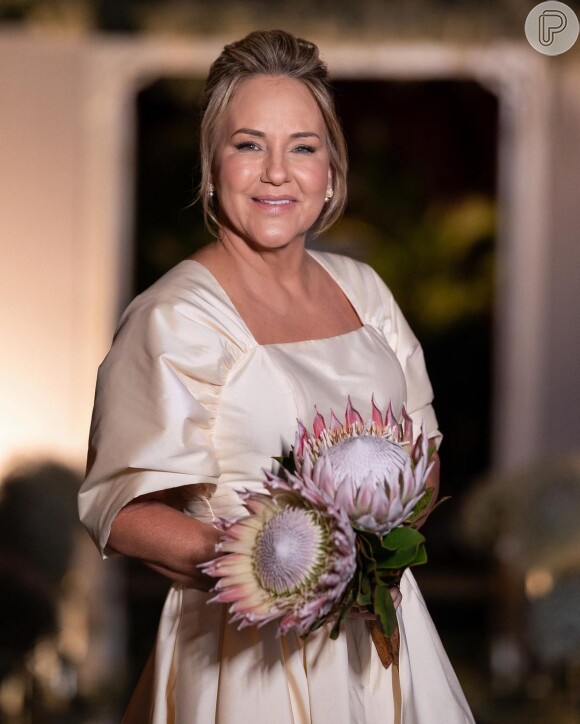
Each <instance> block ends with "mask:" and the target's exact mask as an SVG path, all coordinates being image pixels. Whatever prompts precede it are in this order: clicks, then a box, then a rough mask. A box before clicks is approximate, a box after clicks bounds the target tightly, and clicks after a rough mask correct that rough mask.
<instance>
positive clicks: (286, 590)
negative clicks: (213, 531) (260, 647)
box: [202, 481, 356, 636]
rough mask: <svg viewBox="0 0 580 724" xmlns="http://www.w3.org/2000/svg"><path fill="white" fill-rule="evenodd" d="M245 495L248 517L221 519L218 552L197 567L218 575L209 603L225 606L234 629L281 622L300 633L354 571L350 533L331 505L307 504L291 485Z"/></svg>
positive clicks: (337, 596) (326, 609) (331, 603)
mask: <svg viewBox="0 0 580 724" xmlns="http://www.w3.org/2000/svg"><path fill="white" fill-rule="evenodd" d="M265 485H266V488H267V489H268V490H269V491H270V493H271V494H270V495H266V494H261V493H252V492H244V493H242V498H243V500H244V505H245V507H246V509H247V510H248V512H249V515H247V516H244V517H241V518H239V519H233V520H232V519H230V520H227V521H223V522H222V528H223V530H224V532H225V537H224V539H223V541H222V542H221V543H220V544H219V545H218V552H221V553H223V554H224V555H222V556H220V557H218V558H216V559H215V560H213V561H209V562H208V563H205V564H203V566H202V570H203V571H204V572H205V573H207V574H208V575H210V576H215V577H217V578H219V580H218V582H217V583H216V585H215V587H214V591H215V592H217V595H216V596H215V597H214V598H212V599H211V601H217V602H222V603H230V604H231V605H230V609H229V610H230V613H232V614H233V617H232V620H233V621H239V622H240V623H239V626H240V628H243V627H245V626H249V625H251V624H257V625H258V626H261V625H264V624H266V623H267V622H269V621H273V620H275V619H280V620H279V626H278V634H279V635H280V634H282V635H283V634H286V633H288V632H289V631H291V630H294V631H296V633H297V634H298V635H299V636H303V635H306V634H307V633H308V632H309V631H310V630H311V629H312V627H313V626H314V625H315V624H316V623H318V622H319V621H320V620H321V619H324V618H325V617H327V616H328V615H329V614H330V613H331V612H332V611H333V609H334V608H335V606H336V605H337V604H338V603H339V602H340V601H341V599H342V597H343V595H344V593H345V590H346V588H347V586H348V584H349V582H350V580H351V579H352V577H353V575H354V572H355V569H356V547H355V533H354V531H353V529H352V527H351V525H350V522H349V520H348V518H347V517H346V515H344V513H342V512H341V511H339V510H338V509H337V508H336V506H334V505H331V506H324V505H323V506H320V507H315V506H313V505H309V504H308V502H307V501H306V500H303V499H301V498H300V497H299V495H297V494H296V492H294V491H292V490H291V489H290V488H289V487H287V488H286V489H284V490H278V489H275V488H274V486H272V485H270V481H267V482H266V483H265Z"/></svg>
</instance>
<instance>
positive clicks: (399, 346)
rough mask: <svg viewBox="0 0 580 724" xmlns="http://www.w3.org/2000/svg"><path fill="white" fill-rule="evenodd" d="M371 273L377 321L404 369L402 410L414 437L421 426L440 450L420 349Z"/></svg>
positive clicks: (389, 296)
mask: <svg viewBox="0 0 580 724" xmlns="http://www.w3.org/2000/svg"><path fill="white" fill-rule="evenodd" d="M370 271H371V272H372V276H373V280H374V284H375V286H376V290H377V292H376V293H377V298H378V299H380V300H381V309H380V312H379V313H378V318H377V321H378V324H379V325H380V326H381V329H382V331H383V334H384V335H385V337H386V339H387V341H388V342H389V345H390V347H391V348H392V349H393V351H394V352H395V354H396V355H397V359H398V360H399V362H400V364H401V367H402V368H403V374H404V375H405V382H406V384H407V404H406V405H405V407H406V409H407V412H408V414H409V416H410V417H411V419H412V420H413V429H414V433H415V436H417V435H418V434H419V431H420V429H421V425H424V426H425V429H426V431H427V435H428V436H429V438H431V439H433V442H434V444H435V445H436V446H437V448H439V445H440V444H441V440H442V437H443V436H442V434H441V432H440V431H439V428H438V425H437V418H436V416H435V410H434V409H433V388H432V387H431V382H430V380H429V375H428V374H427V368H426V366H425V357H424V355H423V349H422V347H421V345H420V343H419V340H418V339H417V337H416V336H415V335H414V333H413V330H412V329H411V327H410V326H409V323H408V322H407V320H406V319H405V317H404V315H403V313H402V311H401V309H400V307H399V305H398V304H397V302H396V301H395V298H394V296H393V294H392V292H391V290H390V289H389V288H388V287H387V285H386V284H385V283H384V282H383V280H382V279H381V278H380V277H379V275H378V274H377V273H376V272H374V271H373V270H370Z"/></svg>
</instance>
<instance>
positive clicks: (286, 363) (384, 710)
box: [79, 252, 473, 724]
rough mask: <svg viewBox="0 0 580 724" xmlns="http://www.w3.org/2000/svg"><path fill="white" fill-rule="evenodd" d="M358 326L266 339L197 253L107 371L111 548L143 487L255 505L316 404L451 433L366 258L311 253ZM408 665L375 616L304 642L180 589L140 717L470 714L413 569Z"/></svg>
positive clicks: (458, 717) (93, 529) (102, 430)
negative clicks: (376, 632)
mask: <svg viewBox="0 0 580 724" xmlns="http://www.w3.org/2000/svg"><path fill="white" fill-rule="evenodd" d="M309 253H310V254H311V255H312V257H313V258H314V260H315V261H317V262H318V263H319V264H320V265H321V266H322V267H323V268H324V270H325V271H326V272H327V273H328V274H330V275H331V277H332V278H333V279H334V281H335V282H336V283H337V284H338V285H339V287H340V288H341V290H342V291H343V293H344V294H345V295H346V297H347V298H348V300H349V301H350V303H351V304H352V306H353V308H354V310H355V311H356V313H357V314H358V317H359V319H360V322H361V326H360V328H358V329H355V330H354V331H351V332H348V333H346V334H342V335H339V336H336V337H330V338H325V339H315V340H308V341H299V342H289V343H281V344H263V345H261V344H258V343H257V342H256V340H255V339H254V338H253V336H252V334H251V333H250V331H249V329H248V328H247V326H246V325H245V323H244V321H243V319H242V318H241V317H240V315H239V314H238V312H237V311H236V309H235V307H234V305H233V304H232V302H231V300H230V299H229V297H228V296H227V294H226V293H225V291H224V289H223V288H222V287H221V286H220V285H219V283H218V282H217V280H216V279H215V277H213V275H212V274H211V273H210V272H209V271H208V270H207V269H206V268H205V267H204V266H202V265H201V264H200V263H198V262H196V261H193V260H185V261H183V262H181V263H180V264H178V265H177V266H176V267H174V268H173V269H172V270H171V271H169V272H168V273H167V274H166V275H165V276H163V277H162V278H161V279H160V280H159V281H158V282H156V283H155V284H154V285H153V286H152V287H150V288H149V289H148V290H147V291H145V292H144V293H143V294H141V295H140V296H138V297H137V298H136V299H135V300H134V301H133V302H132V303H131V304H130V305H129V307H128V309H127V310H126V312H125V314H124V315H123V317H122V319H121V322H120V325H119V328H118V330H117V333H116V335H115V339H114V343H113V345H112V348H111V351H110V352H109V354H108V356H107V357H106V359H105V361H104V362H103V364H102V365H101V367H100V369H99V375H98V382H97V391H96V401H95V408H94V412H93V421H92V426H91V437H90V449H89V466H88V474H87V477H86V480H85V482H84V484H83V486H82V489H81V492H80V495H79V509H80V515H81V519H82V520H83V522H84V524H85V525H86V527H87V528H88V530H89V532H90V533H91V535H92V537H93V538H94V540H95V542H96V544H97V545H98V547H99V549H100V550H101V552H102V554H103V556H107V555H108V554H109V553H110V551H108V550H107V539H108V536H109V531H110V527H111V522H112V520H113V519H114V517H115V515H116V514H117V513H118V511H119V510H120V509H121V508H122V507H123V506H124V505H125V504H127V503H128V502H129V501H131V500H132V499H133V498H135V497H136V496H139V495H143V494H145V493H149V492H153V491H157V490H160V489H171V488H178V487H180V486H185V485H187V486H191V487H189V488H188V489H187V490H188V491H190V493H189V495H188V498H187V500H186V502H185V504H184V505H185V512H186V513H187V514H188V515H191V516H194V517H196V518H198V519H199V520H203V521H206V522H208V523H211V522H212V521H214V520H215V519H216V518H217V517H220V516H229V515H232V514H234V513H236V512H239V511H240V510H242V508H241V505H240V500H239V497H238V495H237V493H236V490H237V489H240V488H250V489H259V490H261V489H262V483H261V481H262V479H263V473H262V471H263V469H270V470H274V469H275V467H276V463H275V462H274V461H273V459H272V458H273V456H276V455H280V454H282V453H283V452H287V451H288V450H289V449H290V446H291V445H292V444H293V442H294V435H295V430H296V419H297V418H299V419H300V420H302V421H303V422H304V423H305V424H307V425H310V424H311V422H312V420H313V417H314V406H315V405H316V407H317V409H318V410H319V411H320V412H321V413H322V414H323V415H324V416H325V417H326V418H327V419H329V413H330V410H331V409H332V410H333V411H334V412H335V414H336V415H337V416H338V417H339V418H342V419H344V409H345V406H346V402H347V396H348V395H350V396H351V399H352V403H353V405H354V407H355V408H356V409H357V410H358V411H359V412H360V414H361V415H362V416H363V418H365V419H370V415H371V396H372V395H373V394H374V398H375V401H376V404H377V405H378V407H379V408H380V409H383V410H385V409H386V408H387V406H388V404H389V402H391V403H392V405H393V408H394V409H395V411H400V409H401V406H402V405H403V404H405V405H406V409H407V411H408V412H409V414H410V416H411V418H412V420H413V425H414V432H415V435H417V434H418V432H419V429H420V426H421V424H424V425H425V427H426V430H427V432H428V434H429V436H430V437H433V438H436V439H437V441H438V439H439V431H438V429H437V421H436V418H435V414H434V411H433V408H432V405H431V403H432V398H433V393H432V389H431V385H430V383H429V379H428V377H427V373H426V370H425V364H424V359H423V353H422V350H421V347H420V345H419V343H418V341H417V339H416V338H415V336H414V335H413V333H412V331H411V329H410V328H409V326H408V324H407V322H406V321H405V319H404V317H403V315H402V314H401V311H400V309H399V308H398V306H397V304H396V303H395V301H394V299H393V296H392V294H391V292H390V291H389V290H388V288H387V287H386V286H385V285H384V283H383V282H382V280H381V279H380V278H379V277H378V275H377V274H376V273H375V272H374V271H373V270H372V269H371V268H370V267H368V266H367V265H365V264H362V263H359V262H355V261H353V260H352V259H349V258H347V257H343V256H338V255H334V254H327V253H320V252H316V253H315V252H309ZM401 592H402V597H403V600H402V604H401V605H400V607H399V609H398V618H399V625H400V633H401V650H400V663H399V668H398V669H397V668H394V667H392V666H391V667H390V668H389V669H387V670H385V669H384V668H383V667H382V664H381V662H380V660H379V658H378V655H377V654H376V652H375V650H374V648H373V645H372V642H371V639H370V635H369V632H368V628H367V624H366V622H365V621H362V620H356V619H351V620H348V621H347V623H346V626H345V629H344V631H343V633H342V634H341V636H340V637H339V639H338V640H336V641H333V640H330V639H329V637H328V628H327V627H323V628H322V629H320V630H318V631H317V632H316V633H315V634H312V635H311V636H310V637H308V638H307V639H306V640H305V641H303V640H301V639H299V638H298V637H296V636H294V635H289V636H286V637H283V638H276V625H275V623H271V624H268V625H267V626H265V627H263V628H261V629H258V628H255V627H249V628H246V629H244V630H242V631H238V630H237V628H236V627H235V625H233V624H231V623H229V621H228V612H227V606H226V605H224V604H210V605H208V604H207V601H208V599H209V598H210V597H211V595H210V594H207V593H204V592H201V591H197V590H193V589H188V588H184V587H180V586H178V585H175V586H173V587H172V588H171V590H170V592H169V594H168V597H167V600H166V603H165V606H164V609H163V613H162V616H161V621H160V625H159V631H158V636H157V642H156V646H155V650H154V652H153V653H152V656H151V658H150V660H149V663H148V665H147V667H146V670H145V671H144V673H143V676H142V678H141V682H140V684H139V686H138V687H137V690H136V692H135V694H134V696H133V699H132V701H131V704H130V706H129V709H128V711H127V713H126V715H125V718H124V722H127V723H128V724H129V723H130V724H145V723H147V722H150V723H151V724H210V723H211V722H215V723H216V724H244V723H245V722H251V723H252V724H273V723H274V722H275V723H276V724H401V723H402V724H463V723H465V722H473V717H472V715H471V713H470V710H469V706H468V704H467V702H466V700H465V697H464V695H463V692H462V690H461V687H460V685H459V683H458V680H457V678H456V676H455V673H454V671H453V669H452V667H451V665H450V663H449V660H448V657H447V656H446V654H445V651H444V649H443V647H442V645H441V642H440V639H439V636H438V635H437V632H436V630H435V628H434V625H433V623H432V620H431V618H430V616H429V613H428V611H427V609H426V606H425V603H424V600H423V598H422V596H421V593H420V592H419V589H418V588H417V584H416V582H415V580H414V578H413V576H412V574H411V573H410V572H406V573H405V575H404V577H403V580H402V582H401Z"/></svg>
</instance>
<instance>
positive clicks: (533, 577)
mask: <svg viewBox="0 0 580 724" xmlns="http://www.w3.org/2000/svg"><path fill="white" fill-rule="evenodd" d="M525 587H526V595H527V597H528V598H531V599H533V598H542V596H546V595H547V594H548V593H550V591H551V590H552V589H553V588H554V577H553V576H552V574H551V573H550V571H548V569H547V568H530V570H529V571H528V572H527V573H526V582H525Z"/></svg>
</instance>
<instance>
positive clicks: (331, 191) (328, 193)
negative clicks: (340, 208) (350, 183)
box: [324, 186, 334, 201]
mask: <svg viewBox="0 0 580 724" xmlns="http://www.w3.org/2000/svg"><path fill="white" fill-rule="evenodd" d="M333 196H334V189H333V188H331V187H330V186H329V187H328V188H327V189H326V196H325V197H324V200H325V201H330V199H331V198H332V197H333Z"/></svg>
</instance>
